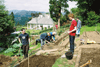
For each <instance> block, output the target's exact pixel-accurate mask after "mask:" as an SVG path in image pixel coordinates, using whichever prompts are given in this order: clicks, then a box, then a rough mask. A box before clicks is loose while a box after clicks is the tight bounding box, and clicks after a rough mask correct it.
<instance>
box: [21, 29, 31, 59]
mask: <svg viewBox="0 0 100 67" xmlns="http://www.w3.org/2000/svg"><path fill="white" fill-rule="evenodd" d="M21 31H22V34H20V35H19V42H20V43H22V49H23V54H24V58H27V57H28V50H29V43H30V37H29V35H28V34H27V33H25V29H24V28H22V29H21Z"/></svg>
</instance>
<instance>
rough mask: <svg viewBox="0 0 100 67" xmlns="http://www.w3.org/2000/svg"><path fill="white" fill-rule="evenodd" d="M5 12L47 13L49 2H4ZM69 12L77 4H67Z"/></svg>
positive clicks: (18, 0) (34, 0) (38, 0)
mask: <svg viewBox="0 0 100 67" xmlns="http://www.w3.org/2000/svg"><path fill="white" fill-rule="evenodd" d="M4 4H5V6H6V9H7V10H28V11H42V12H49V0H5V2H4ZM68 4H69V8H68V10H70V9H71V8H74V7H77V5H76V4H77V2H70V1H69V2H68Z"/></svg>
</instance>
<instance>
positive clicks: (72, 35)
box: [68, 13, 77, 53]
mask: <svg viewBox="0 0 100 67" xmlns="http://www.w3.org/2000/svg"><path fill="white" fill-rule="evenodd" d="M68 17H69V19H70V20H72V23H71V26H70V29H69V31H68V33H69V41H70V51H71V52H72V53H74V40H75V35H76V30H77V22H76V20H75V19H74V14H71V13H70V14H69V15H68Z"/></svg>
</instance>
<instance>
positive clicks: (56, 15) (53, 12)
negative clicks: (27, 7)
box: [49, 0, 68, 27]
mask: <svg viewBox="0 0 100 67" xmlns="http://www.w3.org/2000/svg"><path fill="white" fill-rule="evenodd" d="M49 4H50V9H49V12H50V16H51V18H52V19H53V20H54V21H55V22H57V21H58V27H60V17H61V10H63V11H64V12H66V14H67V13H68V10H67V9H66V8H68V4H67V0H50V1H49ZM65 19H66V18H65Z"/></svg>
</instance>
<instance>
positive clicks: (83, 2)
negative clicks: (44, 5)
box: [70, 0, 100, 25]
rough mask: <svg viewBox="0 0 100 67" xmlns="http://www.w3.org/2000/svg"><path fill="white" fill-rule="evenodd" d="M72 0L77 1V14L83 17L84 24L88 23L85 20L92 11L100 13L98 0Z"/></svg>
mask: <svg viewBox="0 0 100 67" xmlns="http://www.w3.org/2000/svg"><path fill="white" fill-rule="evenodd" d="M70 1H77V5H78V9H77V10H78V14H77V15H78V16H80V17H81V19H82V24H83V25H85V24H86V22H85V21H86V20H88V19H89V14H91V13H90V12H91V11H94V13H95V14H97V15H99V14H100V7H98V5H99V1H98V0H70ZM97 7H98V8H97ZM95 14H94V18H95ZM97 18H98V17H97ZM94 20H95V19H94ZM99 21H100V20H99ZM96 23H97V22H96Z"/></svg>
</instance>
